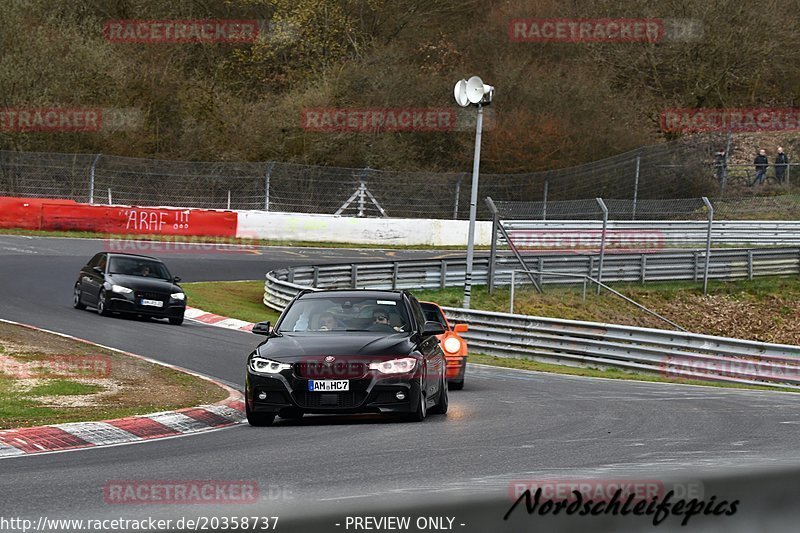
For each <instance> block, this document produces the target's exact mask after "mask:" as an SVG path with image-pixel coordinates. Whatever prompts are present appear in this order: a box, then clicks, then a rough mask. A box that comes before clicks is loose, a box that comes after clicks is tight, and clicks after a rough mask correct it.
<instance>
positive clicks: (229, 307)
mask: <svg viewBox="0 0 800 533" xmlns="http://www.w3.org/2000/svg"><path fill="white" fill-rule="evenodd" d="M181 287H183V290H184V292H186V297H187V302H188V305H190V306H191V307H197V308H199V309H202V310H203V311H208V312H209V313H215V314H217V315H222V316H228V317H231V318H238V319H239V320H246V321H248V322H262V321H264V320H269V321H270V322H271V323H272V324H275V321H276V320H277V319H278V316H279V313H277V312H276V311H273V310H272V309H270V308H268V307H267V306H265V305H264V304H263V303H262V299H263V297H264V282H263V281H220V282H201V283H182V284H181Z"/></svg>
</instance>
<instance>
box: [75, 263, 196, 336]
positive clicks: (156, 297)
mask: <svg viewBox="0 0 800 533" xmlns="http://www.w3.org/2000/svg"><path fill="white" fill-rule="evenodd" d="M179 281H180V278H179V277H177V276H173V275H172V274H170V272H169V269H167V266H166V265H165V264H164V263H162V262H161V261H160V260H159V259H156V258H155V257H148V256H145V255H133V254H121V253H110V252H101V253H99V254H96V255H95V256H94V257H92V259H91V260H90V261H89V262H88V263H87V264H86V266H85V267H83V268H82V269H81V271H80V274H78V281H77V282H75V288H74V292H73V296H72V305H73V307H75V308H76V309H86V307H87V306H91V307H94V308H96V309H97V312H98V313H99V314H101V315H103V316H108V315H110V314H111V313H125V314H132V315H140V316H148V317H156V318H168V319H169V323H170V324H174V325H180V324H182V323H183V314H184V311H185V310H186V295H185V294H184V292H183V289H181V287H180V285H178V282H179Z"/></svg>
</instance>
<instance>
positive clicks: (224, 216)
mask: <svg viewBox="0 0 800 533" xmlns="http://www.w3.org/2000/svg"><path fill="white" fill-rule="evenodd" d="M236 223H237V217H236V213H234V212H232V211H207V210H201V209H169V208H150V207H116V206H92V205H81V204H78V205H66V206H65V205H57V204H44V205H43V206H42V229H45V230H51V231H92V232H98V233H115V234H116V233H118V234H136V235H208V236H212V237H214V236H219V237H233V236H235V235H236Z"/></svg>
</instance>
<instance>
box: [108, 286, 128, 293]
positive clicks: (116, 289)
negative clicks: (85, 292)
mask: <svg viewBox="0 0 800 533" xmlns="http://www.w3.org/2000/svg"><path fill="white" fill-rule="evenodd" d="M111 292H116V293H118V294H130V293H132V292H133V289H129V288H128V287H123V286H122V285H112V286H111Z"/></svg>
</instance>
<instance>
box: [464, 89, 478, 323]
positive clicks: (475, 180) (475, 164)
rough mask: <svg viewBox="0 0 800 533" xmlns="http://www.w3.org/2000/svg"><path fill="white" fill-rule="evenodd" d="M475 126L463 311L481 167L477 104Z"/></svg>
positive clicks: (467, 301)
mask: <svg viewBox="0 0 800 533" xmlns="http://www.w3.org/2000/svg"><path fill="white" fill-rule="evenodd" d="M476 122H477V123H476V125H475V157H474V159H473V162H472V194H470V198H469V230H468V235H467V271H466V273H465V274H464V305H463V307H464V309H469V306H470V299H471V297H472V259H473V256H474V254H475V219H476V218H477V216H478V175H479V172H480V166H481V129H482V128H483V106H482V105H481V104H478V120H477V121H476Z"/></svg>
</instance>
